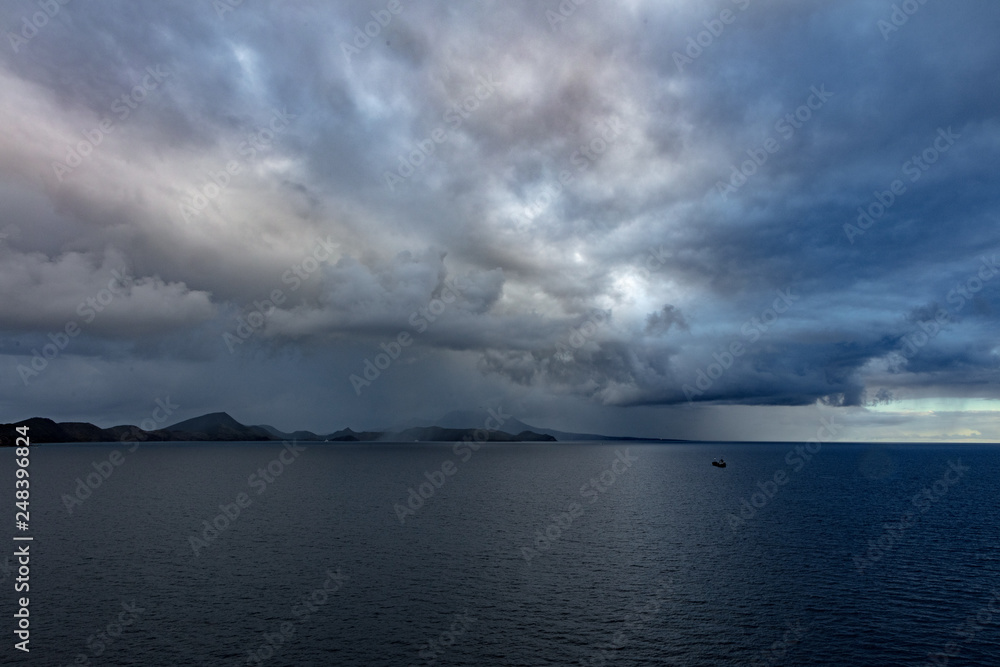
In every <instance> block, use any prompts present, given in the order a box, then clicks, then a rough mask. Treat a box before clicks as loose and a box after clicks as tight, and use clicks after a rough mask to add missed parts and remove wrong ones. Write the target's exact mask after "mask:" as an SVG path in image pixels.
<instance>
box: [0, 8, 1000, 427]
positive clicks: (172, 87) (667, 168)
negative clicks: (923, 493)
mask: <svg viewBox="0 0 1000 667" xmlns="http://www.w3.org/2000/svg"><path fill="white" fill-rule="evenodd" d="M43 4H44V3H43ZM903 4H906V5H907V9H913V7H915V9H914V10H913V11H911V12H910V13H909V14H907V13H905V12H902V13H901V10H900V11H894V6H893V4H892V3H888V2H880V1H876V0H850V1H847V2H840V3H828V2H820V1H819V0H808V1H805V2H801V1H796V2H791V1H789V2H783V1H782V2H777V1H775V2H767V3H765V2H763V1H762V0H716V1H714V2H709V3H705V2H693V1H691V2H688V1H681V0H676V1H672V2H652V1H649V2H643V1H639V0H635V1H631V2H623V3H616V4H614V5H607V4H605V3H593V2H584V3H581V4H576V3H575V2H569V1H566V2H562V3H558V2H555V1H553V2H544V3H541V4H539V3H533V2H524V1H514V2H503V3H501V2H492V1H487V2H479V3H474V4H469V5H467V6H466V5H461V6H458V5H455V4H454V3H446V2H431V3H411V2H407V1H406V0H399V2H398V3H397V2H391V3H386V2H380V1H373V2H318V1H317V2H308V1H299V2H290V3H280V4H278V5H266V4H265V5H260V4H250V3H243V4H240V5H238V6H235V7H229V5H227V4H226V3H225V2H222V3H214V5H213V3H197V4H189V3H180V2H167V3H148V2H139V3H133V2H124V1H120V2H105V3H101V4H100V6H91V5H84V4H80V5H77V4H76V3H70V4H67V5H53V6H58V11H55V12H54V15H52V16H48V15H47V14H45V12H44V11H42V10H40V9H39V5H36V4H33V3H29V2H26V1H19V2H15V3H8V4H6V5H4V7H3V8H2V9H0V26H2V27H4V28H5V31H6V42H7V43H6V44H5V45H4V47H5V48H3V49H0V86H2V88H3V90H4V95H3V99H2V101H0V123H2V124H3V127H4V128H5V131H4V133H3V136H2V137H0V196H2V197H3V201H4V203H5V206H4V209H5V211H4V213H3V215H2V218H0V285H2V287H0V364H2V367H3V368H4V369H5V370H4V374H3V379H2V381H0V391H2V394H0V397H2V399H0V406H2V407H3V409H4V410H5V411H7V412H10V414H9V417H10V418H11V419H19V418H23V417H25V416H28V415H33V414H45V415H50V416H54V417H60V416H62V417H66V418H70V417H72V418H80V419H91V420H94V421H98V422H102V421H115V420H121V421H131V422H137V421H138V420H140V419H141V418H142V417H143V413H142V411H143V409H144V407H143V406H144V405H145V404H146V403H149V404H152V401H153V399H154V398H155V397H156V396H158V395H165V394H168V393H169V394H171V395H172V396H173V397H174V399H175V400H176V401H178V402H181V403H182V404H185V407H186V409H189V410H190V411H191V413H192V414H197V413H199V412H202V411H207V409H209V408H216V409H228V410H230V411H232V412H234V414H237V413H240V411H241V410H242V411H244V412H245V413H246V416H245V418H246V419H254V418H256V416H258V415H259V420H260V421H271V422H275V423H277V424H278V425H282V426H289V427H291V426H295V427H299V426H301V427H308V428H314V429H322V428H332V427H337V428H339V427H341V426H343V425H345V424H346V423H350V424H352V425H356V426H378V425H384V424H389V423H395V422H397V421H400V420H405V419H408V418H410V417H414V416H430V417H434V416H436V415H438V414H441V413H443V412H446V411H448V410H450V409H453V408H457V407H475V406H476V405H480V404H485V403H487V402H491V401H506V402H507V403H508V404H514V403H516V404H518V405H520V406H521V410H522V414H520V415H518V416H520V417H522V418H523V419H526V420H527V421H531V419H532V418H534V419H536V420H537V421H539V422H543V421H547V422H549V423H552V424H553V425H555V426H560V427H563V428H577V425H579V428H584V427H588V428H592V429H598V428H602V427H606V428H609V429H618V430H628V431H632V432H642V433H644V434H648V435H671V434H673V432H674V431H676V432H678V433H679V434H680V435H682V436H684V437H708V438H711V437H740V434H743V433H750V432H754V433H761V434H763V435H762V436H760V437H772V438H778V437H781V435H782V433H784V432H785V430H784V429H786V427H788V428H791V426H790V425H795V424H811V423H812V422H814V421H815V417H814V416H813V415H812V412H809V411H808V410H807V409H806V408H807V407H808V406H812V405H816V404H818V405H821V406H833V407H838V408H840V409H841V410H842V414H845V415H848V414H849V415H852V417H851V419H852V420H855V421H853V422H852V427H853V428H854V429H855V430H854V431H853V434H854V435H855V436H856V437H859V438H863V437H883V433H884V431H883V430H882V428H883V427H882V424H883V422H882V421H881V420H883V419H884V418H885V415H886V414H887V413H885V412H880V411H879V410H883V409H888V410H892V408H893V406H894V405H895V406H896V407H897V408H899V410H898V411H897V412H893V413H892V414H894V415H896V416H897V417H899V418H900V419H902V420H903V423H904V424H907V426H905V427H903V426H899V427H898V428H897V431H898V432H902V431H904V430H907V429H909V430H908V431H907V432H908V433H910V436H907V437H915V438H916V437H919V434H920V433H938V434H939V435H940V434H944V433H947V432H949V430H948V428H946V426H942V425H941V423H939V422H941V420H945V417H943V416H941V415H943V414H945V413H946V412H948V413H950V412H951V411H950V410H948V409H946V408H945V407H944V406H945V404H946V403H948V401H952V400H973V399H975V400H985V399H1000V389H998V388H1000V385H998V377H1000V347H998V343H997V339H996V331H997V325H998V321H997V320H998V312H1000V310H998V309H1000V267H998V266H997V264H996V259H997V254H998V251H1000V232H998V226H997V224H996V223H997V220H998V214H1000V206H998V190H997V188H996V186H995V184H994V183H993V180H992V179H991V174H992V173H993V171H994V166H995V164H996V163H997V160H998V157H1000V123H998V119H997V109H998V108H1000V106H998V101H1000V100H998V92H997V91H998V90H1000V86H998V85H997V84H998V83H1000V81H998V77H1000V46H998V45H997V43H996V39H995V35H996V34H997V32H998V28H1000V14H998V13H997V11H996V10H995V8H994V6H993V4H992V3H991V2H989V1H987V0H970V1H969V2H964V3H961V4H960V5H955V6H952V5H945V4H941V3H926V4H919V3H910V4H912V5H913V7H910V4H907V3H903ZM230 10H231V11H230ZM39 12H41V14H39ZM50 13H52V11H51V9H50ZM39 16H41V17H42V18H44V21H43V20H42V18H39ZM4 230H7V231H4ZM123 272H124V273H125V274H127V275H128V276H129V277H130V279H129V280H127V281H125V283H122V282H121V281H120V278H121V275H122V274H123ZM116 281H118V282H116ZM108 294H110V300H108V299H109V296H108ZM88 299H92V300H97V301H95V303H96V304H97V306H100V307H101V309H100V310H98V309H97V306H94V305H89V306H88V305H83V306H81V304H87V303H88V301H87V300H88ZM101 299H103V300H108V303H106V304H104V303H102V302H101V301H100V300H101ZM71 322H75V323H77V324H78V325H79V332H78V334H77V335H74V336H73V337H72V340H71V342H70V343H69V344H68V345H66V346H65V347H64V348H61V349H60V350H59V354H58V355H57V356H55V357H51V358H45V359H44V360H45V361H46V363H45V368H44V370H43V371H42V372H40V373H38V374H37V375H29V376H28V377H27V379H25V374H24V372H23V370H19V368H31V363H32V361H33V359H34V358H35V357H36V356H39V355H40V356H42V357H44V356H45V355H44V349H43V348H44V346H45V345H47V344H50V343H51V344H55V343H53V342H52V336H53V335H56V334H58V332H60V331H65V330H66V326H67V325H68V324H69V323H71ZM403 333H405V334H408V335H409V336H410V337H411V339H412V340H411V343H410V344H408V345H407V346H406V347H405V350H402V351H401V354H400V355H399V357H398V358H393V359H392V360H391V361H392V364H391V365H389V366H387V367H386V368H384V369H380V373H379V377H378V378H377V380H376V381H374V382H372V383H371V384H370V385H365V386H363V387H362V389H361V391H360V392H359V391H358V385H357V383H352V381H351V379H350V378H351V376H352V375H354V376H361V375H360V374H362V373H363V371H364V368H365V363H366V360H368V361H372V363H374V360H375V357H376V355H378V354H380V353H382V350H383V349H384V348H383V346H384V345H388V344H389V343H391V342H392V341H397V340H399V336H400V334H403ZM57 337H58V336H57ZM50 352H51V349H50ZM386 354H388V353H386ZM35 365H36V366H39V365H41V364H40V362H39V361H35ZM96 378H101V379H100V380H97V379H96ZM88 383H89V384H88ZM84 385H86V386H89V387H92V389H84ZM259 385H267V386H269V387H271V389H270V390H266V389H265V388H264V387H262V386H259ZM137 387H142V390H141V391H140V392H139V394H138V395H137V392H136V388H137ZM208 387H211V390H209V389H208ZM73 388H76V389H73ZM146 394H149V395H148V396H147V395H146ZM304 397H307V398H304ZM910 400H921V401H926V400H931V401H933V400H939V401H942V403H941V407H940V409H939V410H937V411H935V409H934V408H933V407H932V408H930V409H929V410H925V411H922V412H921V411H905V410H903V409H902V406H904V405H906V401H910ZM739 406H742V407H739ZM201 408H205V410H202V409H201ZM796 408H797V410H796ZM876 408H878V409H876ZM789 410H790V412H787V414H789V415H793V414H794V415H805V414H806V413H807V412H808V416H804V417H796V418H794V419H792V420H791V421H789V422H786V423H782V422H781V420H775V419H774V418H773V417H772V416H768V415H776V414H779V413H780V414H786V411H789ZM746 411H749V412H746ZM813 412H814V410H813ZM979 412H981V411H979ZM918 413H919V414H921V415H924V417H925V418H924V419H923V421H921V422H920V424H917V423H916V422H914V421H913V420H918V417H917V416H915V415H917V414H918ZM938 413H940V414H938ZM928 414H929V415H930V416H928ZM977 414H978V412H977ZM706 415H707V416H706ZM711 415H714V417H713V416H711ZM723 415H729V416H728V417H723ZM735 415H744V416H742V417H740V418H739V419H736V418H735ZM746 415H753V417H746ZM935 415H936V416H935ZM748 420H749V421H748ZM796 420H798V421H796ZM918 421H919V420H918ZM945 421H947V420H945ZM767 424H773V427H767V426H766V425H767ZM664 429H666V430H667V431H668V432H667V433H665V432H664ZM671 429H672V430H671ZM986 430H987V432H986V433H983V432H982V431H981V430H979V431H976V432H977V433H980V434H981V435H982V437H983V438H985V439H989V438H994V439H995V438H998V437H1000V432H998V431H996V430H994V431H992V432H990V431H989V429H988V428H987V429H986ZM954 433H958V430H955V431H954ZM914 434H916V435H914ZM787 437H788V438H798V437H800V435H798V434H789V435H788V436H787ZM805 437H809V436H808V435H806V436H805ZM956 437H960V436H956Z"/></svg>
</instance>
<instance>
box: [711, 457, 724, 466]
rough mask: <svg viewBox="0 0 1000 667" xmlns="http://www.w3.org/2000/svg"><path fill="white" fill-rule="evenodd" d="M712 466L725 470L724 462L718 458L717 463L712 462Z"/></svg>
mask: <svg viewBox="0 0 1000 667" xmlns="http://www.w3.org/2000/svg"><path fill="white" fill-rule="evenodd" d="M712 465H714V466H715V467H716V468H725V467H726V462H725V461H724V460H723V459H721V458H720V459H719V460H718V461H712Z"/></svg>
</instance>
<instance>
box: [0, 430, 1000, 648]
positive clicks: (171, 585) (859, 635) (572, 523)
mask: <svg viewBox="0 0 1000 667" xmlns="http://www.w3.org/2000/svg"><path fill="white" fill-rule="evenodd" d="M795 447H796V445H794V444H787V443H785V444H780V443H774V444H721V443H720V444H711V445H705V444H701V445H686V444H684V445H659V444H656V445H654V444H636V443H627V444H626V443H552V444H486V445H483V446H481V447H480V448H479V449H478V450H475V451H474V450H472V449H470V448H468V446H467V445H463V446H461V447H460V448H458V449H457V450H456V449H455V448H453V446H452V444H445V443H441V444H432V443H409V444H374V445H369V444H366V445H355V444H336V445H331V444H322V443H304V445H299V448H296V447H285V446H284V445H282V444H281V443H265V444H260V443H244V444H176V443H171V444H149V445H142V446H140V447H139V448H138V449H136V450H135V451H134V452H129V451H128V450H127V448H124V447H122V446H121V445H79V444H72V445H38V446H36V447H34V448H33V449H32V458H31V466H30V471H31V484H32V485H31V489H32V498H31V519H32V521H31V531H30V533H31V534H32V535H33V536H34V542H32V543H31V547H30V549H31V573H30V594H29V595H30V613H31V617H30V618H31V631H32V633H31V643H30V647H31V652H30V654H24V653H21V652H20V651H16V650H14V649H13V646H12V645H13V643H14V641H15V639H14V638H13V634H12V631H13V629H14V619H13V618H12V614H13V611H14V610H15V609H16V607H15V600H16V597H17V596H19V595H20V594H15V593H14V592H13V590H12V584H13V579H14V577H15V576H17V574H16V571H14V570H13V569H12V568H11V564H12V560H11V558H10V557H8V560H7V561H6V562H5V563H3V562H0V565H3V566H4V567H3V570H2V571H0V578H2V579H3V586H2V589H3V590H5V591H7V593H6V594H5V595H4V596H3V599H2V604H3V608H4V610H5V611H7V612H8V613H6V614H5V615H4V616H5V617H6V618H7V619H8V620H7V621H6V623H7V625H8V628H7V629H5V630H4V636H6V637H7V638H8V642H9V644H8V645H7V646H5V647H4V648H3V662H4V664H22V663H24V664H38V665H70V664H91V665H145V666H158V665H213V666H214V665H248V664H249V665H257V664H260V665H295V666H308V665H315V666H317V667H318V666H324V667H326V666H329V665H366V666H367V665H402V666H407V665H430V664H435V665H611V664H614V665H622V666H623V667H624V666H628V665H699V666H702V665H851V666H858V665H873V666H874V665H878V666H880V667H884V666H889V665H925V664H937V665H942V664H948V665H998V664H1000V632H998V630H1000V576H998V575H1000V539H998V538H1000V520H998V518H997V511H996V508H997V501H998V499H1000V481H998V480H1000V449H998V448H997V447H994V446H986V445H965V446H960V445H919V446H918V445H899V446H892V445H880V446H870V445H851V444H836V443H831V444H824V445H822V448H821V449H820V450H819V451H816V452H815V453H812V454H810V453H809V452H808V451H803V450H801V449H800V450H799V452H796V449H795ZM116 450H117V451H119V452H121V458H118V457H117V456H115V457H114V461H116V462H118V463H119V464H120V465H117V466H116V465H114V464H113V463H106V464H105V463H102V462H106V461H108V460H109V457H110V456H111V455H112V452H114V451H116ZM8 452H9V453H8V454H5V455H4V456H3V457H2V460H0V480H6V481H3V482H0V484H6V485H9V487H10V489H11V490H12V489H13V479H14V472H13V470H14V463H13V458H14V454H13V451H12V450H8ZM720 455H721V456H724V457H725V459H726V460H727V462H728V464H729V465H728V467H727V468H726V469H718V468H714V467H712V466H711V465H710V463H711V461H712V459H713V458H715V457H717V456H720ZM282 459H284V460H283V461H282ZM108 466H111V467H110V468H109V467H108ZM269 467H270V471H269V470H268V469H269ZM100 471H103V472H104V474H105V475H107V473H108V472H109V471H110V475H107V477H106V478H105V477H102V475H101V472H100ZM92 473H93V474H92ZM88 475H90V481H91V482H92V483H93V484H94V485H96V481H97V479H98V478H100V485H99V486H97V488H95V489H90V488H89V487H86V483H87V477H88ZM80 483H82V484H83V485H84V486H83V487H80V489H79V493H78V491H77V487H78V486H79V484H80ZM422 485H423V486H422ZM411 490H412V494H411ZM925 490H926V491H925ZM87 491H89V495H88V494H87V493H86V492H87ZM421 493H422V494H423V496H421ZM241 494H245V495H241ZM80 497H84V499H83V500H80ZM70 499H75V500H73V501H72V502H70ZM241 504H242V505H243V506H242V507H241V506H240V505H241ZM11 505H13V503H11ZM9 509H10V512H11V514H13V512H14V508H13V507H12V506H11V507H10V508H9ZM237 509H238V510H239V513H238V515H237V514H236V510H237ZM227 513H228V515H229V516H227ZM220 516H221V517H222V518H219V517H220ZM11 520H13V516H11ZM212 523H214V524H215V525H214V526H212V525H211V524H212ZM207 526H211V528H207ZM15 532H16V531H14V530H13V527H12V529H11V530H10V534H11V535H13V534H14V533H15ZM192 538H197V540H200V541H192ZM10 544H12V545H13V544H14V543H13V542H11V543H10ZM880 545H881V546H880ZM10 553H13V548H11V549H10Z"/></svg>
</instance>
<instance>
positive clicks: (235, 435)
mask: <svg viewBox="0 0 1000 667" xmlns="http://www.w3.org/2000/svg"><path fill="white" fill-rule="evenodd" d="M456 415H458V416H461V415H460V413H452V414H451V415H447V416H446V417H444V418H442V420H441V421H442V422H443V423H447V422H449V421H454V420H455V418H456ZM19 426H27V427H28V429H29V436H30V439H31V442H32V443H33V444H38V443H57V442H58V443H62V442H66V443H73V442H135V441H140V442H258V441H259V442H266V441H271V440H277V441H282V440H292V441H304V442H331V443H335V442H458V441H461V440H464V439H466V438H468V439H475V440H477V441H478V442H556V441H560V440H636V441H638V440H648V439H646V438H622V437H614V436H604V435H595V434H590V433H567V432H563V431H555V430H552V429H545V428H536V427H533V426H529V425H528V424H525V423H523V422H521V421H519V420H517V419H512V418H511V419H508V420H506V421H505V423H504V425H503V426H504V429H505V430H499V429H491V428H483V427H479V428H452V427H445V426H436V425H430V426H420V425H417V426H409V427H403V428H395V429H386V430H381V431H353V430H351V429H350V428H344V429H341V430H339V431H334V432H333V433H327V434H319V433H313V432H312V431H293V432H291V433H286V432H283V431H279V430H278V429H276V428H274V427H273V426H268V425H266V424H262V425H258V426H247V425H245V424H241V423H240V422H238V421H236V420H235V419H233V418H232V417H231V416H230V415H229V414H228V413H225V412H213V413H209V414H205V415H202V416H200V417H194V418H193V419H187V420H184V421H182V422H178V423H176V424H173V425H171V426H165V427H163V428H161V429H156V430H148V431H147V430H143V429H141V428H139V427H138V426H133V425H121V426H112V427H111V428H100V427H99V426H95V425H94V424H91V423H89V422H60V423H56V422H54V421H52V420H51V419H46V418H44V417H32V418H30V419H25V420H22V421H19V422H15V423H12V424H0V446H13V445H14V438H15V437H16V436H15V434H16V433H17V432H16V431H15V430H14V429H15V428H17V427H19ZM663 441H664V442H678V441H676V440H663Z"/></svg>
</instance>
